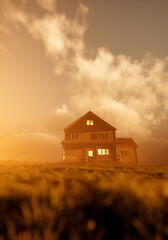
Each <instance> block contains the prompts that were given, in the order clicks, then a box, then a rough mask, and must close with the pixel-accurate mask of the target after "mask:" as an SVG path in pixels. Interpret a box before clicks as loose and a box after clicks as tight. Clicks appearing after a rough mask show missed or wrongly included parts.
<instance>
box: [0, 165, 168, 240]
mask: <svg viewBox="0 0 168 240" xmlns="http://www.w3.org/2000/svg"><path fill="white" fill-rule="evenodd" d="M4 239H10V240H16V239H17V240H18V239H19V240H38V239H44V240H55V239H61V240H64V239H65V240H66V239H70V240H80V239H91V240H92V239H93V240H101V239H148V240H150V239H155V240H160V239H168V167H166V166H162V167H156V166H155V167H154V166H153V167H152V166H146V167H145V166H137V167H136V166H134V167H133V166H132V167H127V166H112V167H109V166H106V167H102V166H96V167H93V166H74V165H72V166H64V165H58V164H55V163H22V162H12V161H11V162H4V161H2V162H0V240H4Z"/></svg>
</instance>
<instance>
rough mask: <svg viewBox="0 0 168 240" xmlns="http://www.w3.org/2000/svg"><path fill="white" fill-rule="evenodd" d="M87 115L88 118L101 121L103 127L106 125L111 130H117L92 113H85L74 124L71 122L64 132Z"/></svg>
mask: <svg viewBox="0 0 168 240" xmlns="http://www.w3.org/2000/svg"><path fill="white" fill-rule="evenodd" d="M87 115H89V116H93V117H94V118H96V119H98V120H101V121H102V122H103V123H104V124H105V125H107V126H108V127H109V128H111V129H112V130H117V129H116V128H115V127H113V126H111V125H110V124H109V123H107V122H106V121H104V120H103V119H102V118H100V117H98V116H97V115H96V114H94V113H93V112H91V111H89V112H87V113H85V114H84V115H82V116H81V117H80V118H78V119H77V120H75V121H74V122H72V123H71V124H70V125H68V126H67V127H65V128H64V131H66V130H68V129H69V128H71V127H73V126H74V125H75V124H76V123H78V122H79V121H80V120H82V119H83V118H85V117H86V116H87Z"/></svg>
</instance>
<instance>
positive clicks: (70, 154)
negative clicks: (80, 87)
mask: <svg viewBox="0 0 168 240" xmlns="http://www.w3.org/2000/svg"><path fill="white" fill-rule="evenodd" d="M64 132H65V139H64V140H63V141H62V146H63V160H64V161H67V162H68V161H69V162H74V161H80V162H121V163H137V144H136V143H135V142H134V141H133V139H132V138H117V137H116V128H114V127H113V126H111V125H110V124H109V123H107V122H105V121H104V120H103V119H101V118H100V117H98V116H97V115H96V114H94V113H93V112H91V111H89V112H87V113H86V114H85V115H83V116H82V117H80V118H79V119H77V120H76V121H75V122H73V123H71V124H70V125H69V126H67V127H66V128H65V129H64Z"/></svg>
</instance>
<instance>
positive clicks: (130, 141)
mask: <svg viewBox="0 0 168 240" xmlns="http://www.w3.org/2000/svg"><path fill="white" fill-rule="evenodd" d="M115 142H116V143H119V144H122V145H135V146H136V147H138V145H137V144H136V143H135V142H134V140H133V139H132V138H116V139H115Z"/></svg>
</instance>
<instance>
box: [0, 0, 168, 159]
mask: <svg viewBox="0 0 168 240" xmlns="http://www.w3.org/2000/svg"><path fill="white" fill-rule="evenodd" d="M167 12H168V2H167V0H149V1H144V0H142V1H139V0H125V1H122V0H118V1H115V0H111V1H110V0H106V1H104V0H86V1H85V0H83V1H78V0H71V1H66V0H57V1H54V0H32V1H28V0H1V3H0V159H23V160H24V159H26V160H29V159H30V160H34V159H37V160H40V159H43V160H45V159H47V160H55V159H58V158H60V156H61V146H60V141H61V139H62V138H63V131H62V130H63V128H64V127H65V126H66V125H67V124H69V123H70V122H71V121H73V120H75V118H78V117H80V116H81V115H82V114H84V113H85V112H87V111H89V110H91V111H93V112H94V113H96V114H98V115H99V116H100V117H102V118H104V119H105V120H106V121H108V122H109V123H110V124H111V125H113V126H114V127H116V128H117V129H118V135H117V136H118V137H119V136H120V137H121V136H122V137H132V138H134V140H135V141H136V142H137V144H138V145H139V158H140V161H141V162H142V163H143V162H149V163H150V162H152V161H153V162H155V163H162V162H164V163H165V162H167V163H168V160H167V154H168V150H167V149H168V117H167V112H168V14H167Z"/></svg>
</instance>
